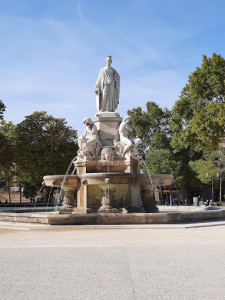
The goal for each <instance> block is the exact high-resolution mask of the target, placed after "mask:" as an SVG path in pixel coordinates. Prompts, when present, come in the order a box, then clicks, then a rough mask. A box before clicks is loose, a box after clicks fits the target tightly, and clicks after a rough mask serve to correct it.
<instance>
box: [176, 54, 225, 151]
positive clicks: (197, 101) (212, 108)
mask: <svg viewBox="0 0 225 300" xmlns="http://www.w3.org/2000/svg"><path fill="white" fill-rule="evenodd" d="M172 114H173V115H172V120H171V129H172V131H173V137H172V143H171V145H172V146H173V147H174V148H175V149H176V150H179V149H185V148H188V147H190V149H192V150H194V151H201V150H205V149H211V150H212V149H216V148H217V147H218V144H219V141H220V139H221V138H222V137H224V134H225V60H224V58H223V57H222V56H221V55H217V54H215V53H214V54H213V55H212V58H210V57H207V56H205V55H204V56H203V61H202V65H201V67H198V68H197V69H196V70H195V71H194V72H193V73H192V74H191V75H190V76H189V80H188V83H187V85H186V86H185V87H184V88H183V90H182V92H181V95H180V98H179V100H177V101H176V103H175V105H174V107H173V110H172Z"/></svg>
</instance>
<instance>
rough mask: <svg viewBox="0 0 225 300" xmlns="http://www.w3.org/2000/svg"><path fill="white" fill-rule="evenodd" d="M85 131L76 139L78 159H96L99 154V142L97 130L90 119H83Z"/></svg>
mask: <svg viewBox="0 0 225 300" xmlns="http://www.w3.org/2000/svg"><path fill="white" fill-rule="evenodd" d="M84 124H85V125H86V129H85V131H84V134H83V135H82V136H80V137H79V138H78V146H79V150H78V157H80V158H84V156H86V157H87V159H90V160H91V159H96V157H97V156H98V154H99V150H100V148H99V147H100V146H101V142H100V140H99V136H98V130H97V127H96V125H95V124H94V122H93V121H92V120H91V118H85V119H84Z"/></svg>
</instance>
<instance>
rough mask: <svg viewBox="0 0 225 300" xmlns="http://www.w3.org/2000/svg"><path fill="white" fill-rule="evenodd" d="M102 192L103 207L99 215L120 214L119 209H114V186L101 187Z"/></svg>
mask: <svg viewBox="0 0 225 300" xmlns="http://www.w3.org/2000/svg"><path fill="white" fill-rule="evenodd" d="M99 187H100V188H101V191H102V203H101V204H102V206H101V207H100V208H99V210H98V212H99V213H110V212H118V209H117V208H113V200H114V193H115V186H114V185H111V184H110V185H99Z"/></svg>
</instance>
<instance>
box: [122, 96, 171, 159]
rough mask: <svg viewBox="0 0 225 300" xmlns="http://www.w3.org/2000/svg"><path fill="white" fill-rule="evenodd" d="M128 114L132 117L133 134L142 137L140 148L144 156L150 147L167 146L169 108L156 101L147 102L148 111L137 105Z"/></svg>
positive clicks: (168, 137)
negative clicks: (162, 106)
mask: <svg viewBox="0 0 225 300" xmlns="http://www.w3.org/2000/svg"><path fill="white" fill-rule="evenodd" d="M128 115H130V116H131V117H132V123H133V130H132V136H134V137H135V136H137V137H139V138H141V139H142V143H141V145H140V147H139V149H140V152H141V154H142V156H143V158H144V157H145V154H146V153H147V151H148V150H149V149H152V148H154V149H163V148H167V145H168V143H169V142H170V129H169V124H170V117H171V112H170V111H169V110H168V109H167V108H164V109H162V108H161V107H159V105H157V104H156V103H155V102H147V103H146V111H144V110H142V108H141V107H137V108H134V109H132V110H129V111H128Z"/></svg>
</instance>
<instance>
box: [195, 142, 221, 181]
mask: <svg viewBox="0 0 225 300" xmlns="http://www.w3.org/2000/svg"><path fill="white" fill-rule="evenodd" d="M190 167H191V169H192V170H193V171H194V172H195V173H196V175H197V178H198V179H199V180H200V181H201V182H202V183H208V182H209V181H210V180H212V179H213V178H214V179H216V178H217V179H219V178H220V177H222V176H223V175H224V173H225V149H224V148H220V149H219V150H215V151H204V153H203V155H202V157H201V159H199V160H195V161H191V162H190ZM206 174H207V176H206Z"/></svg>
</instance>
